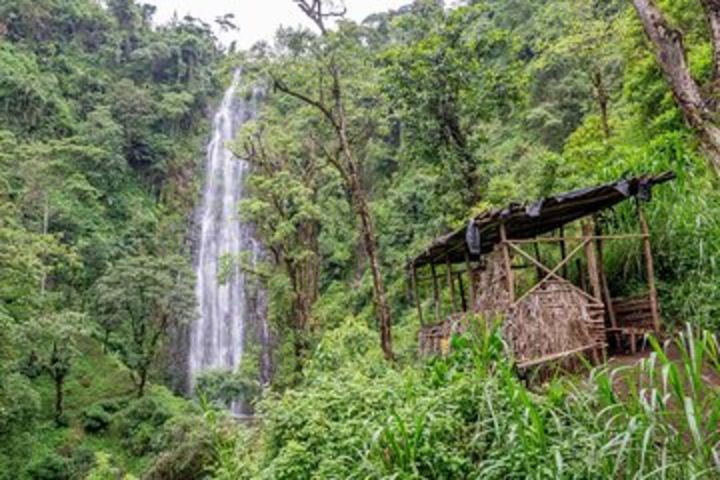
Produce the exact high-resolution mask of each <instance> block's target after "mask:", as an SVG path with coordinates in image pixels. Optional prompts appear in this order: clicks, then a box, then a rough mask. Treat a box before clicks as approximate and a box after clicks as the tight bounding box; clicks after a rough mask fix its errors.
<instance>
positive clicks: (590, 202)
mask: <svg viewBox="0 0 720 480" xmlns="http://www.w3.org/2000/svg"><path fill="white" fill-rule="evenodd" d="M673 178H675V174H674V173H673V172H665V173H662V174H660V175H656V176H650V175H643V176H640V177H633V178H628V179H622V180H618V181H616V182H613V183H608V184H605V185H599V186H596V187H590V188H583V189H580V190H574V191H572V192H567V193H563V194H560V195H553V196H551V197H547V198H544V199H542V200H539V201H537V202H534V203H530V204H519V203H512V204H510V205H508V206H507V207H506V208H503V209H494V210H488V211H485V212H483V213H481V214H479V215H478V216H476V217H475V218H473V219H470V221H469V223H468V225H467V226H465V227H463V228H461V229H459V230H456V231H454V232H452V233H449V234H447V235H444V236H442V237H439V238H437V239H435V240H434V241H433V242H432V243H431V244H430V246H428V247H427V248H426V249H425V250H423V252H422V253H420V254H419V255H418V256H416V257H415V258H414V259H413V260H412V261H411V265H414V266H415V267H421V266H423V265H427V264H429V263H431V262H435V263H444V262H445V261H446V258H448V257H449V260H450V262H451V263H461V262H464V261H465V251H466V249H467V250H468V251H469V253H470V258H471V259H472V260H477V259H478V258H479V257H480V256H482V255H484V254H486V253H489V252H491V251H492V249H493V247H494V246H495V245H496V244H497V243H500V230H499V226H500V223H502V222H504V223H505V228H506V229H507V236H508V238H510V239H525V238H533V237H536V236H538V235H542V234H545V233H548V232H552V231H553V230H555V229H557V228H559V227H561V226H563V225H565V224H567V223H570V222H573V221H575V220H578V219H580V218H583V217H586V216H588V215H592V214H593V213H595V212H599V211H601V210H604V209H607V208H610V207H613V206H614V205H616V204H618V203H620V202H622V201H624V200H626V199H628V198H630V197H635V196H637V197H638V198H639V199H640V200H643V201H648V200H650V195H651V191H652V187H653V186H654V185H658V184H661V183H665V182H667V181H670V180H672V179H673Z"/></svg>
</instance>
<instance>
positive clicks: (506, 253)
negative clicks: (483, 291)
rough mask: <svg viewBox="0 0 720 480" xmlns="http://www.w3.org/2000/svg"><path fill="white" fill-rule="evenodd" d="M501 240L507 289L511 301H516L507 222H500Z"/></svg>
mask: <svg viewBox="0 0 720 480" xmlns="http://www.w3.org/2000/svg"><path fill="white" fill-rule="evenodd" d="M500 241H501V242H502V250H503V261H504V263H505V275H506V277H507V289H508V293H509V295H510V301H511V302H514V301H515V281H514V280H513V271H512V259H511V258H510V246H509V245H508V239H507V229H506V228H505V223H501V224H500Z"/></svg>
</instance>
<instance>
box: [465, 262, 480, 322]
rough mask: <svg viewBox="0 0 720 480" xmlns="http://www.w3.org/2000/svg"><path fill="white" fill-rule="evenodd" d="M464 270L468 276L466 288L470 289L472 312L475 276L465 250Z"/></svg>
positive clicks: (471, 307) (473, 308)
mask: <svg viewBox="0 0 720 480" xmlns="http://www.w3.org/2000/svg"><path fill="white" fill-rule="evenodd" d="M465 270H466V271H467V274H468V286H469V287H470V311H471V312H474V311H475V308H476V307H477V306H476V305H475V274H474V273H473V269H472V262H471V261H470V252H468V249H467V248H465Z"/></svg>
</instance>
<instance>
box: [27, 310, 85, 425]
mask: <svg viewBox="0 0 720 480" xmlns="http://www.w3.org/2000/svg"><path fill="white" fill-rule="evenodd" d="M84 320H85V316H84V315H83V314H80V313H77V312H72V311H62V312H54V313H50V314H46V315H41V316H39V317H38V318H36V319H33V320H32V321H30V322H27V324H26V325H25V336H24V339H25V343H26V345H25V351H26V352H27V353H28V355H29V357H30V359H31V360H32V361H34V362H36V363H37V365H38V366H39V367H40V369H41V371H42V372H44V373H47V374H48V376H50V378H51V379H52V381H53V384H54V386H55V424H56V425H58V426H62V425H63V424H64V419H63V413H64V404H65V380H66V379H67V377H68V375H69V374H70V369H71V366H72V361H73V358H74V357H75V356H76V355H77V348H76V340H77V338H78V336H80V335H82V326H83V323H84Z"/></svg>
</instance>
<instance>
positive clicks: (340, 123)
mask: <svg viewBox="0 0 720 480" xmlns="http://www.w3.org/2000/svg"><path fill="white" fill-rule="evenodd" d="M294 2H295V3H296V4H297V5H298V7H299V8H300V10H302V11H303V13H305V15H307V17H308V18H309V19H310V20H312V21H313V22H314V23H315V25H317V27H318V28H319V30H320V34H321V36H323V37H324V36H326V35H327V29H326V28H325V23H324V22H325V19H327V18H332V17H334V18H339V17H343V16H344V15H345V13H346V10H345V9H344V8H343V9H342V10H341V11H338V10H335V11H332V6H333V4H332V2H328V3H329V6H330V9H331V10H330V11H326V10H324V6H326V5H324V2H323V1H322V0H294ZM328 60H329V65H328V66H329V68H328V70H329V71H330V75H331V80H332V86H331V91H332V97H331V99H332V103H333V106H332V107H329V106H328V105H326V104H325V103H324V100H323V97H322V95H321V97H320V99H319V100H314V99H312V98H310V97H308V96H307V95H303V94H301V93H299V92H294V91H292V90H291V89H289V88H288V87H287V86H286V85H284V83H283V82H281V81H278V80H277V79H276V80H275V86H276V87H277V88H279V89H280V90H282V91H284V92H285V93H288V94H290V95H293V96H295V97H296V98H298V99H300V100H302V101H303V102H305V103H307V104H308V105H311V106H313V107H315V108H316V109H318V110H319V111H320V112H321V113H322V114H323V116H325V118H326V119H327V120H328V121H329V122H330V124H331V125H332V126H333V128H334V130H335V133H336V136H337V140H338V144H339V147H340V148H339V151H340V152H341V153H342V157H343V159H344V168H343V166H339V165H338V166H336V168H337V169H338V170H339V171H340V173H341V174H342V175H343V176H344V177H345V182H346V187H347V188H348V190H349V193H350V196H351V200H352V203H353V207H354V209H355V212H356V214H357V215H358V217H359V219H360V229H361V235H362V240H363V247H364V249H365V253H366V255H367V256H368V261H369V264H370V271H371V273H372V278H373V303H374V305H375V315H376V316H377V319H378V324H379V327H380V346H381V348H382V350H383V354H384V356H385V358H386V359H388V360H390V359H392V358H393V351H392V319H391V316H390V308H389V306H388V303H387V298H386V295H385V285H384V283H383V278H382V272H381V268H380V258H379V252H378V246H377V236H376V234H375V228H374V226H373V221H372V214H371V212H370V208H369V205H368V201H367V195H366V192H365V190H364V188H363V185H362V181H361V171H360V170H361V168H360V164H359V163H358V161H357V159H356V158H355V155H354V153H353V149H352V146H351V143H350V140H349V138H348V128H347V118H346V114H345V103H344V101H343V92H342V85H341V81H340V80H341V78H340V76H341V74H340V67H339V65H338V63H337V61H336V58H335V53H334V52H332V53H330V56H329V58H328Z"/></svg>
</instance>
